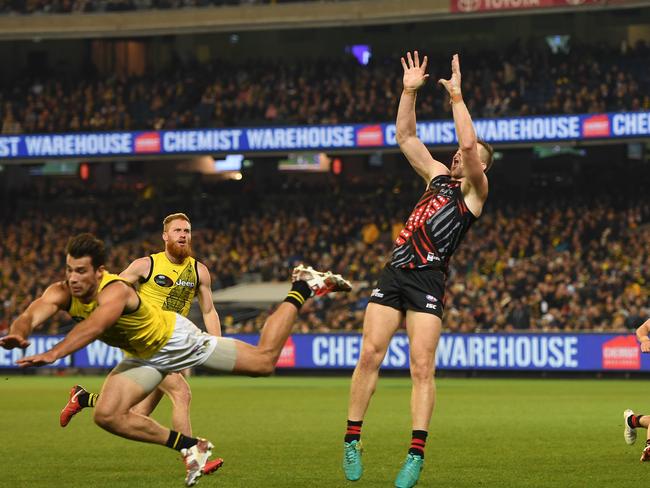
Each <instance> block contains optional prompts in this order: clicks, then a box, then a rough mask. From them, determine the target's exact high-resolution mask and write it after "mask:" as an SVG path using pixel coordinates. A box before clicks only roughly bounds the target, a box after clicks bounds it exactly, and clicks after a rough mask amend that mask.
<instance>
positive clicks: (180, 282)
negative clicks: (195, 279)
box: [176, 278, 194, 288]
mask: <svg viewBox="0 0 650 488" xmlns="http://www.w3.org/2000/svg"><path fill="white" fill-rule="evenodd" d="M176 286H186V287H187V288H194V283H192V282H191V281H184V280H181V279H180V278H179V279H178V280H177V281H176Z"/></svg>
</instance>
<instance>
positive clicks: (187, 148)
mask: <svg viewBox="0 0 650 488" xmlns="http://www.w3.org/2000/svg"><path fill="white" fill-rule="evenodd" d="M474 124H475V126H476V131H477V133H478V135H479V137H481V138H483V139H485V140H486V141H488V142H492V143H497V144H498V143H526V142H528V143H534V142H549V141H569V140H570V141H579V140H588V139H610V138H621V137H648V136H650V112H627V113H609V114H595V115H554V116H546V117H518V118H503V119H479V120H476V121H475V123H474ZM417 130H418V136H419V137H420V139H421V140H422V141H423V142H424V143H425V144H427V145H429V146H436V145H450V144H455V143H456V133H455V130H454V123H453V121H451V120H447V121H430V122H419V123H418V125H417ZM396 145H397V143H396V140H395V124H375V125H368V124H365V125H364V124H356V125H316V126H294V127H265V128H260V127H258V128H233V129H197V130H178V131H150V132H96V133H70V134H46V135H44V134H41V135H15V136H9V135H7V136H0V158H5V159H11V158H57V157H61V158H70V157H80V158H87V157H107V156H109V157H110V156H138V155H160V154H191V153H224V152H246V153H252V152H287V151H296V150H298V151H304V150H337V149H339V150H340V149H363V148H390V147H395V146H396Z"/></svg>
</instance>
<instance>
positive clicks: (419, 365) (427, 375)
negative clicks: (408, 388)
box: [411, 358, 435, 382]
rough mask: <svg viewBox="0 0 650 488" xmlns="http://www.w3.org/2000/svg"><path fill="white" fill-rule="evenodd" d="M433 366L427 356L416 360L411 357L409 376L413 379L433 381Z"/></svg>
mask: <svg viewBox="0 0 650 488" xmlns="http://www.w3.org/2000/svg"><path fill="white" fill-rule="evenodd" d="M434 372H435V366H434V364H433V362H432V361H430V360H429V359H428V358H427V359H426V360H417V359H413V358H411V378H412V379H413V380H414V381H422V382H424V381H433V374H434Z"/></svg>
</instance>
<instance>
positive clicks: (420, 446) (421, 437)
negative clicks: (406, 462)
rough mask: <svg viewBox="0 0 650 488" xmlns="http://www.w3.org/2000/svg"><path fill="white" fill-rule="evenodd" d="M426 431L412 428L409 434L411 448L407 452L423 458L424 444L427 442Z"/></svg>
mask: <svg viewBox="0 0 650 488" xmlns="http://www.w3.org/2000/svg"><path fill="white" fill-rule="evenodd" d="M427 435H428V432H427V431H426V430H414V431H413V433H412V434H411V448H410V449H409V454H413V455H415V456H421V457H423V458H424V446H425V445H426V443H427Z"/></svg>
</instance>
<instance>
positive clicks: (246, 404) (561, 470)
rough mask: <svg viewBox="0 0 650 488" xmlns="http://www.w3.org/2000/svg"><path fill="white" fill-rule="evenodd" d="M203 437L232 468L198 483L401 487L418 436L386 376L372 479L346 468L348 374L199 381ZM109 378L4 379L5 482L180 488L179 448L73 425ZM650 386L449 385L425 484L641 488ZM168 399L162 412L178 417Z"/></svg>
mask: <svg viewBox="0 0 650 488" xmlns="http://www.w3.org/2000/svg"><path fill="white" fill-rule="evenodd" d="M190 381H191V385H192V390H193V395H194V396H193V402H192V411H193V415H192V417H193V427H194V432H195V434H198V435H201V436H204V437H207V438H209V439H210V440H212V442H213V443H214V444H215V445H216V449H215V454H216V455H218V456H220V457H223V458H224V459H225V465H224V467H223V468H222V469H221V470H220V471H219V472H217V473H216V474H214V475H211V476H208V477H204V478H202V479H201V480H200V482H199V485H198V486H202V487H204V488H209V487H211V486H213V487H224V488H225V487H246V488H254V487H261V488H267V487H345V486H350V487H354V488H357V487H358V488H362V487H380V486H392V483H393V480H394V477H395V475H396V473H397V471H398V469H399V466H400V463H401V461H402V459H403V457H404V455H405V453H406V449H407V448H408V444H409V441H410V437H409V435H410V420H409V413H408V412H409V392H410V384H409V381H408V379H395V378H383V379H381V380H380V383H379V388H378V391H377V393H376V394H375V397H374V400H373V403H372V405H371V408H370V411H369V413H368V416H367V418H366V421H365V425H364V429H363V441H364V445H365V452H364V458H363V459H364V466H365V474H364V477H363V478H362V479H361V480H360V481H358V482H356V483H354V484H353V483H349V482H346V481H344V480H343V475H342V472H341V468H340V461H341V447H342V436H343V434H344V427H345V418H346V406H347V394H348V386H349V380H348V379H347V378H287V377H280V378H260V379H252V378H234V377H214V378H211V377H194V378H191V380H190ZM77 382H79V383H81V384H82V385H84V386H85V387H86V388H89V389H95V390H97V389H98V388H99V386H100V385H101V382H102V378H99V377H83V378H77V377H23V376H3V377H1V378H0V409H1V412H2V413H1V416H0V439H1V440H2V449H1V452H2V457H1V460H2V461H1V462H2V476H1V477H0V486H3V487H12V488H14V487H29V488H33V487H80V486H81V487H89V488H94V487H168V486H169V487H174V486H176V487H180V486H184V485H183V474H184V473H183V466H182V462H181V461H180V458H179V457H178V455H176V454H175V453H174V452H172V451H171V450H169V449H166V448H163V447H158V446H152V445H147V444H140V443H135V442H132V441H127V440H123V439H120V438H117V437H115V436H112V435H110V434H108V433H106V432H104V431H102V430H101V429H99V428H98V427H96V426H95V425H94V424H93V422H92V420H91V416H90V412H87V411H84V412H82V413H81V414H79V415H78V416H77V417H76V418H75V419H74V420H73V421H72V422H71V424H70V425H69V426H68V427H67V428H65V429H62V428H61V427H59V425H58V415H59V410H60V409H61V407H62V406H63V405H64V403H65V401H66V399H67V395H68V390H69V388H70V386H71V385H73V384H75V383H77ZM647 387H648V382H647V381H640V380H546V379H533V380H520V379H441V380H438V398H439V399H438V404H437V406H436V411H435V414H434V418H433V422H432V425H431V431H430V435H429V442H428V448H427V459H426V463H425V469H424V471H423V474H422V478H421V480H420V483H419V484H418V486H435V487H488V486H489V487H560V488H570V487H610V486H611V487H617V488H623V487H628V486H629V487H638V486H643V485H644V484H645V483H646V481H645V480H646V478H643V476H649V475H650V466H648V465H642V464H641V463H639V455H640V452H641V449H642V446H643V440H644V439H645V432H642V431H640V432H639V435H640V438H639V440H638V441H637V444H636V445H634V446H632V447H629V446H627V445H626V444H625V443H624V441H623V436H622V430H623V420H622V412H623V410H624V409H625V408H626V407H628V406H629V407H631V408H634V409H635V410H636V411H640V412H642V413H650V401H648V394H647ZM169 413H170V408H169V402H168V401H167V400H164V401H163V403H162V404H161V405H160V406H159V409H158V410H157V411H156V414H155V417H156V419H158V420H159V421H161V422H163V423H165V424H167V423H168V421H169V418H170V415H169Z"/></svg>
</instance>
